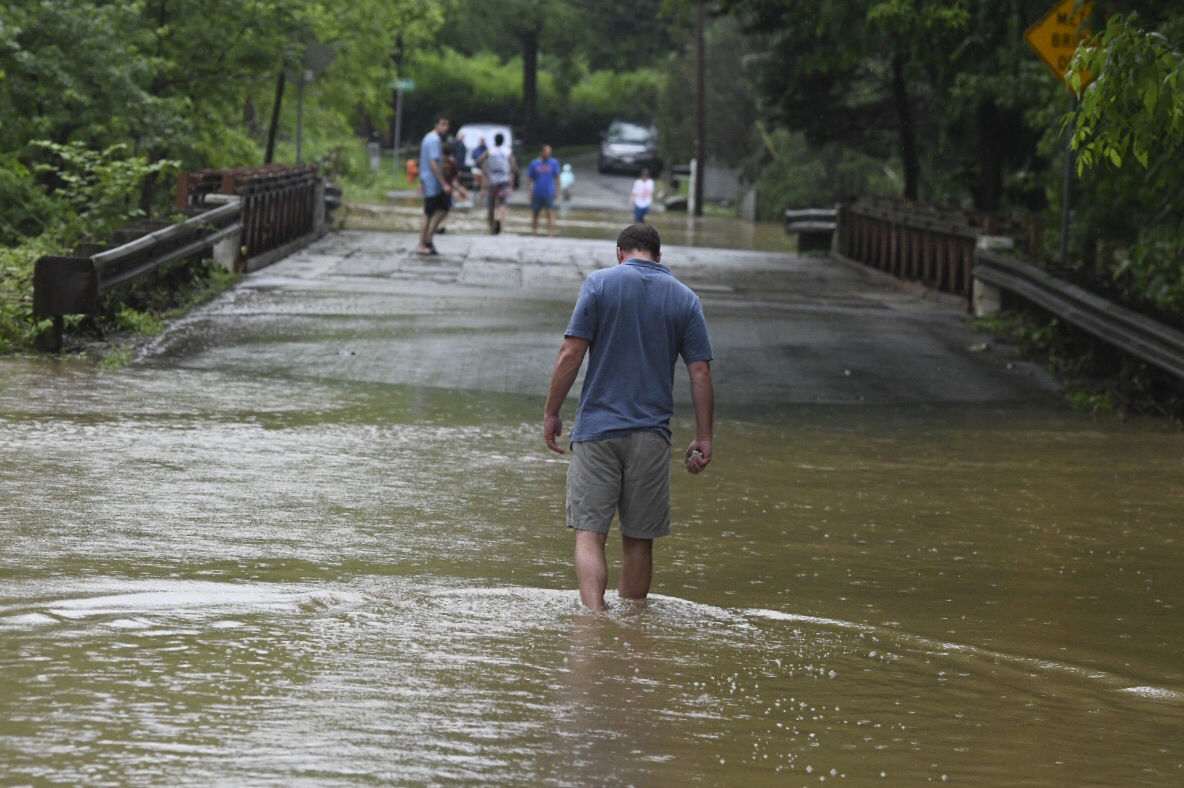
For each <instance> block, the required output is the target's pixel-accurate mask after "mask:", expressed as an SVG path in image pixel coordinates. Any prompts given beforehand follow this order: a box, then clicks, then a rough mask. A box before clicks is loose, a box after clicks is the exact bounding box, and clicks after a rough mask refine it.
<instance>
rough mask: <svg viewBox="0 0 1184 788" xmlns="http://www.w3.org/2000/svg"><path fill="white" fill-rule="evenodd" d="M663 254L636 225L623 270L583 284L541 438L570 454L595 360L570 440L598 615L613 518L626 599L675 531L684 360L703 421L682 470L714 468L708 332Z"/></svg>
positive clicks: (570, 523)
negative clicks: (677, 373)
mask: <svg viewBox="0 0 1184 788" xmlns="http://www.w3.org/2000/svg"><path fill="white" fill-rule="evenodd" d="M661 252H662V249H661V239H660V238H659V236H658V231H657V230H655V229H654V228H653V227H651V226H650V225H647V224H632V225H630V226H628V227H626V228H625V229H624V230H623V231H622V232H621V234H620V236H619V237H618V238H617V263H618V264H617V265H616V266H614V267H612V268H606V269H603V270H599V271H595V272H593V273H592V274H590V275H589V276H588V278H587V279H586V280H584V285H583V287H582V288H581V289H580V295H579V297H578V299H577V300H576V306H575V310H574V311H573V313H572V317H571V322H570V323H568V326H567V331H566V332H564V338H563V343H562V345H561V346H560V348H559V357H558V358H557V359H556V361H555V368H554V370H553V371H552V373H551V386H550V390H549V391H548V394H547V404H546V406H545V407H544V410H543V439H544V440H545V441H546V444H547V447H548V448H549V449H550V450H551V451H554V452H558V453H559V454H563V453H564V450H563V449H562V448H561V447H560V446H559V444H558V441H557V439H558V438H559V436H560V435H561V434H562V432H563V420H562V418H561V417H560V414H559V410H560V407H561V406H562V405H563V401H564V399H565V398H566V397H567V394H568V392H569V391H570V390H571V387H572V385H573V383H574V382H575V379H576V376H577V374H578V373H579V371H580V366H581V364H582V363H583V361H584V357H585V355H587V356H588V370H587V372H586V374H585V377H584V385H583V388H582V389H581V391H580V403H579V407H578V408H577V410H576V420H575V425H574V426H573V428H572V431H571V465H570V466H569V468H568V472H567V516H566V519H567V527H568V528H570V529H572V530H573V531H575V540H576V544H575V569H576V578H577V581H578V583H579V589H580V601H581V602H582V603H583V604H584V605H585V606H586V607H588V608H591V609H592V610H601V609H603V608H604V607H605V602H604V591H605V587H606V585H607V582H608V580H607V578H608V566H607V561H606V559H605V552H604V546H605V542H606V541H607V539H608V532H609V529H610V527H611V525H612V521H613V517H614V515H617V514H619V515H620V521H619V526H618V527H619V528H620V531H621V557H622V562H621V579H620V584H619V586H618V594H619V596H620V597H621V598H623V599H644V598H645V597H646V595H647V594H648V593H649V590H650V582H651V580H652V577H653V543H654V539H656V538H658V537H661V536H666V535H667V534H669V533H670V453H671V452H670V444H671V433H670V418H671V416H672V415H673V413H674V390H673V389H674V368H675V364H676V362H677V361H678V358H679V357H680V356H681V357H682V360H683V362H684V363H685V364H686V366H687V370H688V372H689V374H690V380H691V401H692V403H693V407H694V412H695V424H696V429H695V438H694V440H692V441H691V442H690V445H689V446H687V449H686V452H685V454H684V458H683V461H684V464H685V465H686V469H687V470H688V471H690V472H691V473H693V474H698V473H700V472H701V471H703V469H705V468H706V467H707V466H708V464H710V463H711V439H712V431H713V426H712V419H713V413H714V409H715V389H714V387H713V384H712V380H711V360H712V354H711V341H710V338H709V337H708V334H707V323H706V321H705V320H704V317H703V308H702V305H701V304H700V303H699V298H698V297H697V296H696V295H695V293H694V292H693V291H692V290H691V289H690V288H689V287H687V286H686V285H684V284H682V283H681V282H679V281H678V280H677V279H675V278H674V276H673V274H671V273H670V269H668V268H667V267H666V266H664V265H662V264H661V259H662V254H661Z"/></svg>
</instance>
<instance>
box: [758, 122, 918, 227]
mask: <svg viewBox="0 0 1184 788" xmlns="http://www.w3.org/2000/svg"><path fill="white" fill-rule="evenodd" d="M766 144H767V146H768V147H770V148H772V149H773V151H776V154H777V155H776V158H773V159H772V160H771V161H768V163H767V164H766V165H765V167H764V169H763V171H762V172H761V173H760V176H759V180H758V191H757V194H758V200H757V215H758V216H757V218H759V219H762V220H764V221H780V220H781V217H782V215H783V212H784V211H785V209H786V208H810V207H816V208H821V207H829V206H831V205H834V204H835V203H836V202H839V201H841V200H843V199H846V198H848V197H850V196H851V195H868V194H895V193H899V191H900V186H899V183H898V180H899V179H898V176H897V175H896V173H895V172H894V171H893V170H892V169H890V168H888V167H887V166H886V165H885V164H884V162H882V161H880V160H879V159H873V158H871V157H870V156H865V155H863V154H860V153H856V152H854V151H851V150H848V149H845V148H841V147H839V146H835V145H828V146H825V147H823V148H812V147H810V146H809V145H807V143H806V140H805V138H804V136H803V135H801V134H799V133H795V134H791V133H789V132H786V131H784V130H778V131H776V132H774V133H773V134H771V135H769V136H768V137H767V143H766ZM765 153H766V154H768V155H769V156H771V155H772V153H771V152H770V151H768V150H766V151H765Z"/></svg>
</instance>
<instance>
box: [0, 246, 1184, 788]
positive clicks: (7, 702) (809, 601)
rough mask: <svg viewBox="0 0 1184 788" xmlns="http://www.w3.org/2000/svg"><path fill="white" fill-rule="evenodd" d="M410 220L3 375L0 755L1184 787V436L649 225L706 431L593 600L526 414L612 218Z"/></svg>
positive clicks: (667, 780)
mask: <svg viewBox="0 0 1184 788" xmlns="http://www.w3.org/2000/svg"><path fill="white" fill-rule="evenodd" d="M410 243H411V239H409V238H408V237H406V236H398V235H378V234H367V233H354V234H341V235H337V236H332V237H330V238H328V239H326V240H325V241H323V242H321V243H320V244H319V245H317V246H314V247H312V248H311V249H309V250H307V251H306V252H304V253H301V254H299V255H296V256H294V257H293V258H290V259H289V260H286V261H284V262H282V263H280V264H278V265H276V266H273V267H272V268H269V269H266V270H264V271H262V272H259V273H257V274H254V275H252V276H250V277H247V279H246V280H245V281H244V282H243V284H242V285H241V286H240V287H238V288H236V289H235V290H234V291H232V292H230V293H227V294H225V295H224V296H223V297H222V298H220V299H219V300H217V301H215V302H214V303H212V304H210V305H209V306H208V307H206V308H204V309H203V310H200V311H198V312H196V313H194V314H193V315H191V316H190V317H188V318H186V319H184V320H181V321H179V322H178V323H176V324H174V325H173V326H172V327H171V328H170V329H169V331H168V332H167V333H166V334H165V335H164V336H163V337H162V338H161V339H160V340H159V341H158V342H156V343H155V344H154V345H152V346H151V347H150V348H148V349H147V350H146V352H145V353H144V354H143V355H142V357H140V358H138V359H137V360H136V361H135V362H133V363H132V364H131V365H129V366H128V367H126V368H124V369H122V370H119V371H116V372H103V371H100V370H97V369H96V368H95V367H94V366H93V365H90V364H87V363H84V362H80V361H72V360H52V359H4V360H0V369H2V370H3V373H4V375H3V379H2V382H0V436H2V437H0V521H2V522H4V523H5V525H6V526H7V527H6V528H4V529H3V531H0V676H2V678H0V681H2V682H3V692H2V693H0V773H2V774H3V776H4V782H9V783H46V782H66V783H88V784H120V785H128V784H132V785H160V784H210V783H218V784H247V785H281V784H282V785H292V784H298V785H345V784H350V785H352V784H374V783H378V784H391V783H393V784H424V783H428V784H440V783H479V784H549V785H619V784H635V785H671V784H687V783H689V784H707V785H713V784H737V783H751V784H754V785H764V784H778V785H780V784H789V785H798V784H801V785H815V784H819V783H823V784H827V783H835V782H839V783H845V784H856V785H858V784H867V783H872V782H875V783H879V784H890V783H891V784H902V783H903V784H916V783H927V782H930V781H932V782H935V783H940V782H949V783H974V784H1020V785H1024V784H1027V785H1065V784H1083V783H1096V784H1160V785H1173V784H1179V782H1180V781H1181V780H1182V779H1184V745H1182V744H1181V742H1184V623H1182V619H1181V605H1184V580H1182V578H1181V575H1180V571H1179V567H1180V566H1181V565H1182V564H1184V546H1182V544H1181V537H1180V526H1181V520H1182V519H1184V518H1182V516H1181V513H1182V512H1184V483H1182V479H1184V451H1182V446H1184V444H1182V442H1181V437H1180V435H1179V433H1177V432H1174V431H1171V430H1168V429H1164V428H1160V427H1157V426H1155V425H1148V424H1134V425H1129V424H1128V425H1123V424H1117V423H1095V422H1093V421H1090V420H1089V419H1087V418H1085V417H1082V416H1079V415H1076V414H1072V413H1069V412H1066V411H1063V410H1062V409H1060V408H1059V407H1058V406H1057V404H1056V401H1055V398H1054V397H1053V395H1052V394H1051V393H1050V391H1051V389H1050V386H1049V384H1048V382H1047V381H1046V380H1044V379H1042V378H1041V377H1040V376H1039V374H1038V373H1037V372H1035V371H1033V370H1030V369H1027V368H1025V367H1023V366H1022V365H1014V364H1013V365H1011V366H1010V368H1009V362H1008V361H1007V359H1006V358H1005V357H1001V354H998V353H996V352H994V351H988V352H986V353H982V352H979V353H973V352H970V351H969V350H967V347H968V346H969V345H970V344H972V343H973V342H974V341H975V340H976V339H980V338H976V337H975V336H974V335H973V334H972V333H970V332H969V329H967V328H966V326H965V325H964V323H963V321H962V320H961V318H960V317H959V316H958V315H957V314H956V313H951V312H949V311H948V310H944V309H942V308H939V307H938V306H935V305H933V304H930V303H927V302H925V301H923V300H921V299H917V298H914V297H912V296H908V295H906V294H903V293H900V292H895V291H894V292H887V291H884V290H883V289H882V288H880V287H878V286H876V285H875V284H874V283H872V282H871V281H870V280H867V279H866V278H864V277H862V276H861V275H860V274H859V272H857V271H855V270H852V269H847V268H844V267H835V266H834V265H833V264H830V263H827V262H825V261H822V260H818V259H803V258H784V257H780V256H761V255H755V254H742V253H726V254H725V253H698V252H695V251H694V250H679V249H668V250H667V252H666V255H667V259H668V262H669V263H670V265H671V267H672V269H673V270H675V271H676V272H677V273H679V274H680V276H682V277H683V278H684V279H686V280H687V281H689V282H691V283H692V284H694V285H695V286H697V288H698V289H699V291H700V293H701V294H702V296H703V299H704V305H705V309H706V312H707V317H708V320H709V322H710V324H711V327H712V330H713V340H715V345H716V354H717V358H718V360H717V362H716V365H715V369H716V373H717V382H718V384H719V392H720V418H719V420H718V425H717V441H716V446H715V453H716V458H715V462H713V464H712V466H711V469H710V470H709V471H708V472H707V474H706V475H704V476H702V477H698V478H695V477H691V476H689V475H688V474H686V473H675V475H674V477H673V480H674V484H673V491H672V494H673V506H674V512H673V514H674V523H675V525H674V534H673V536H671V537H670V538H668V539H666V540H663V541H661V542H659V543H658V546H657V549H656V553H657V561H656V564H657V568H656V576H655V592H656V593H655V595H654V596H653V598H652V599H650V600H649V601H648V602H646V603H642V604H636V603H634V604H630V603H623V602H621V601H619V600H616V599H615V598H610V602H611V603H612V609H611V610H610V611H609V612H608V613H607V614H604V615H591V614H586V613H583V612H581V609H580V607H579V605H578V601H577V597H576V594H575V592H574V581H573V578H572V571H571V569H570V566H569V564H570V553H571V547H572V540H571V537H570V535H569V534H568V533H567V532H566V531H565V529H564V528H563V527H562V522H563V499H562V496H563V479H564V474H565V471H566V458H565V457H559V456H556V455H552V454H550V453H549V452H547V451H546V449H545V448H544V447H543V445H542V440H541V437H540V435H539V429H540V424H539V422H540V412H541V409H542V401H543V396H544V393H545V387H546V380H547V374H548V373H549V371H550V366H551V363H552V361H553V360H554V354H555V350H556V348H557V346H558V341H559V335H560V334H561V332H562V330H563V326H564V325H565V323H566V319H567V315H568V313H569V312H570V308H571V303H572V300H573V299H574V295H575V290H576V289H577V288H578V285H579V281H580V278H581V275H582V274H581V272H583V271H587V270H591V268H592V267H595V266H597V265H606V264H608V262H610V261H611V258H609V254H608V253H611V241H610V242H609V249H608V253H606V252H605V250H603V249H601V248H600V246H597V245H595V244H592V242H577V241H542V240H539V241H533V242H531V241H527V240H523V239H514V238H512V237H502V238H501V239H498V240H497V241H496V242H494V241H490V240H488V239H480V238H473V237H464V236H460V237H457V236H446V237H445V238H442V239H440V242H439V244H438V245H439V246H440V247H441V251H442V252H444V255H443V258H442V259H440V260H437V261H430V262H424V261H421V260H417V259H412V258H410V257H408V256H406V255H405V254H404V253H403V251H402V250H404V249H405V248H406V247H407V246H409V245H410ZM582 244H584V245H582ZM680 377H681V375H680ZM685 389H686V386H685V381H681V380H680V389H679V399H680V401H681V402H685V401H686V390H685ZM573 408H574V401H573V402H569V404H568V408H567V409H566V410H565V414H566V416H567V421H568V422H569V423H570V418H571V412H572V410H573ZM689 417H690V413H689V409H688V408H686V407H685V405H684V406H683V408H682V411H681V413H680V417H679V418H678V420H677V421H676V423H675V425H674V428H675V430H674V431H675V439H676V443H679V444H685V442H686V440H687V439H688V437H689V434H690V431H691V429H692V422H691V420H690V418H689ZM609 545H610V553H609V554H610V586H611V584H612V582H613V578H614V573H615V569H616V560H617V557H618V555H619V547H618V545H617V544H616V543H615V542H614V540H610V542H609Z"/></svg>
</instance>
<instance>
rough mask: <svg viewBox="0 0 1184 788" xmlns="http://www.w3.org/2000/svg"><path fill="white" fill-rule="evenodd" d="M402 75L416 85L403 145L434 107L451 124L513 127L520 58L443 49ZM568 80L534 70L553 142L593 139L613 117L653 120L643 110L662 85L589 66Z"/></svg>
mask: <svg viewBox="0 0 1184 788" xmlns="http://www.w3.org/2000/svg"><path fill="white" fill-rule="evenodd" d="M408 73H409V74H410V75H411V76H412V77H413V78H414V79H415V83H416V89H415V91H414V92H412V93H410V94H407V95H405V96H404V102H405V103H404V126H403V128H404V132H403V139H404V144H411V143H412V142H416V141H418V139H419V138H420V137H421V136H422V135H423V134H425V133H426V132H427V131H428V129H430V128H431V125H432V123H433V120H434V118H433V116H434V114H435V113H436V112H439V111H446V112H448V113H450V114H451V116H452V120H453V128H454V129H455V128H457V127H458V126H460V125H462V124H464V123H467V122H480V121H490V122H495V123H506V124H509V125H511V126H517V121H518V119H519V118H520V117H521V114H522V110H521V101H522V61H521V59H520V58H518V57H512V58H510V59H507V60H503V59H502V58H501V57H499V56H498V55H496V54H495V53H493V52H488V51H485V52H480V53H478V54H475V55H469V56H466V55H462V54H461V53H460V52H458V51H456V50H453V49H451V48H448V47H445V48H442V49H440V50H437V51H426V52H422V53H419V54H417V55H416V57H415V59H414V62H413V63H412V64H411V65H410V66H409V67H408ZM567 78H568V79H574V80H575V81H574V83H572V84H568V85H566V87H565V89H563V90H561V84H560V75H559V74H557V73H553V72H552V71H549V70H547V69H543V70H541V71H540V72H539V75H538V90H539V115H540V119H539V126H538V128H539V133H540V134H541V135H542V137H543V138H544V139H547V140H551V141H553V142H556V143H559V144H579V143H587V142H594V141H598V140H599V133H600V132H601V131H603V130H604V129H606V128H607V127H608V124H609V122H610V121H611V120H612V119H613V118H615V117H620V116H627V117H633V116H641V117H643V118H645V119H647V120H648V119H651V118H652V115H651V114H650V112H648V111H647V109H646V108H650V107H653V106H654V105H655V104H656V102H657V97H658V90H659V86H660V84H661V77H660V76H659V74H658V73H657V72H655V71H650V70H638V71H632V72H624V73H620V72H610V71H587V70H586V69H585V68H584V67H583V66H582V65H577V67H576V68H575V69H574V73H573V74H568V75H567ZM639 108H641V109H640V110H639Z"/></svg>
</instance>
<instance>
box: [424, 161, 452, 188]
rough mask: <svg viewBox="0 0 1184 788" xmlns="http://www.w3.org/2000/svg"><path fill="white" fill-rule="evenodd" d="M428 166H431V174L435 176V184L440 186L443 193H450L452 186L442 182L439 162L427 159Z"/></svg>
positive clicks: (442, 174)
mask: <svg viewBox="0 0 1184 788" xmlns="http://www.w3.org/2000/svg"><path fill="white" fill-rule="evenodd" d="M428 164H429V165H430V166H431V168H432V172H434V173H435V174H436V183H438V184H440V186H441V187H442V188H443V189H444V191H445V192H450V191H452V184H450V183H446V182H445V181H444V173H443V172H442V171H441V170H440V160H439V159H428Z"/></svg>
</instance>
